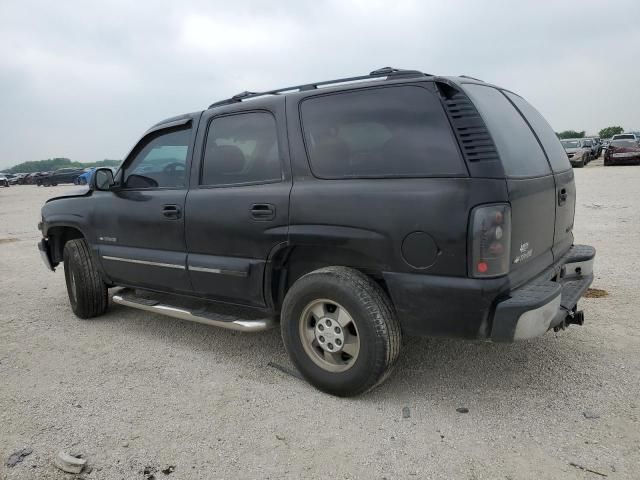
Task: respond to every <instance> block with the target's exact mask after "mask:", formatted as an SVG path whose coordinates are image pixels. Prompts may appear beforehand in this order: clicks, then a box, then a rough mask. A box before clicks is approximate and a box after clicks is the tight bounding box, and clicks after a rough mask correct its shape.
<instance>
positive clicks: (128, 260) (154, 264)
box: [102, 255, 185, 270]
mask: <svg viewBox="0 0 640 480" xmlns="http://www.w3.org/2000/svg"><path fill="white" fill-rule="evenodd" d="M102 258H104V259H105V260H113V261H116V262H126V263H137V264H138V265H150V266H152V267H166V268H179V269H180V270H184V269H185V267H184V265H176V264H175V263H160V262H149V261H147V260H134V259H133V258H122V257H112V256H109V255H103V256H102Z"/></svg>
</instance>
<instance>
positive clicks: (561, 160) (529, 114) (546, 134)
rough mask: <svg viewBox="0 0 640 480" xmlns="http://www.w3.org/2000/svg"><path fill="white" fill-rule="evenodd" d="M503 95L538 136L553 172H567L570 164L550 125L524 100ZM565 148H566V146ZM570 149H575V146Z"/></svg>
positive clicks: (516, 96) (514, 96) (506, 93)
mask: <svg viewBox="0 0 640 480" xmlns="http://www.w3.org/2000/svg"><path fill="white" fill-rule="evenodd" d="M504 94H505V95H506V96H507V97H509V100H511V101H512V102H513V103H514V104H515V106H516V107H517V108H518V110H520V113H522V115H524V117H525V118H526V119H527V121H528V122H529V125H531V128H533V131H534V132H535V133H536V135H537V136H538V140H540V143H541V144H542V148H544V151H545V152H546V153H547V157H548V158H549V162H550V163H551V168H553V171H555V172H563V171H565V170H569V169H570V168H571V163H569V159H568V157H567V154H566V153H565V151H564V148H562V145H561V144H560V141H559V140H558V137H557V136H556V133H555V132H554V131H553V128H551V125H549V123H548V122H547V121H546V120H545V119H544V117H543V116H542V115H541V114H540V112H538V111H537V110H536V109H535V108H533V107H532V106H531V104H529V102H527V101H526V100H525V99H524V98H522V97H519V96H518V95H515V94H513V93H511V92H504ZM562 143H564V142H562ZM576 143H577V142H576ZM565 147H567V145H566V144H565ZM572 147H573V148H576V147H577V145H575V146H572Z"/></svg>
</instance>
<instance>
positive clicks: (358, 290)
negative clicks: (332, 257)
mask: <svg viewBox="0 0 640 480" xmlns="http://www.w3.org/2000/svg"><path fill="white" fill-rule="evenodd" d="M281 329H282V338H283V341H284V345H285V348H286V350H287V353H288V354H289V357H290V358H291V361H292V362H293V363H294V365H295V366H296V367H297V368H298V370H299V371H300V373H301V374H302V375H303V376H304V378H305V379H307V381H308V382H309V383H311V384H312V385H313V386H315V387H316V388H318V389H319V390H322V391H324V392H327V393H330V394H332V395H337V396H341V397H348V396H353V395H359V394H361V393H364V392H366V391H368V390H371V389H372V388H374V387H376V386H377V385H379V384H380V383H382V382H383V381H384V380H385V379H386V378H387V376H388V375H389V373H390V372H391V369H392V367H393V365H394V364H395V362H396V360H397V358H398V355H399V353H400V345H401V340H402V334H401V330H400V324H399V322H398V320H397V318H396V316H395V312H394V311H393V308H392V306H391V302H390V300H389V298H388V297H387V295H386V293H385V292H384V291H383V290H382V288H381V287H380V286H379V285H378V284H377V283H375V282H374V281H373V280H372V279H371V278H369V277H367V276H366V275H364V274H363V273H361V272H359V271H357V270H353V269H350V268H345V267H326V268H321V269H319V270H315V271H313V272H311V273H308V274H306V275H304V276H303V277H301V278H300V279H298V280H297V281H296V282H295V283H294V284H293V286H292V287H291V289H290V290H289V291H288V292H287V295H286V297H285V299H284V303H283V305H282V315H281Z"/></svg>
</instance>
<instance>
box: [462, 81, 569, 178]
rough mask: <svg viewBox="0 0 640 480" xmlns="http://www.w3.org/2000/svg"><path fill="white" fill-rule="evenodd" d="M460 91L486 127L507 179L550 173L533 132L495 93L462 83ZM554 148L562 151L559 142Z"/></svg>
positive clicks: (481, 87) (491, 89)
mask: <svg viewBox="0 0 640 480" xmlns="http://www.w3.org/2000/svg"><path fill="white" fill-rule="evenodd" d="M464 89H465V91H466V92H467V94H468V95H469V98H471V100H472V101H473V103H474V104H475V106H476V108H477V109H478V111H479V112H480V115H481V116H482V118H483V120H484V121H485V123H486V124H487V127H489V132H490V133H491V137H492V138H493V141H494V142H495V144H496V148H497V149H498V153H499V154H500V159H501V160H502V165H503V167H504V170H505V174H506V175H507V176H508V177H537V176H542V175H547V174H549V173H551V171H550V169H549V164H548V163H547V159H546V157H545V156H544V152H543V151H542V149H541V148H540V144H539V143H538V141H537V140H536V137H535V136H534V135H533V132H532V131H531V129H530V128H529V126H528V125H527V123H526V122H525V121H524V119H523V118H522V116H521V115H520V113H518V111H517V110H516V109H515V108H514V107H513V105H512V104H511V102H509V100H507V98H506V97H505V96H504V95H503V94H502V93H501V92H500V91H499V90H497V89H496V88H493V87H488V86H484V85H475V84H465V85H464ZM558 146H559V147H560V148H562V147H561V146H560V144H559V143H558ZM563 155H565V154H564V153H563ZM565 156H566V155H565Z"/></svg>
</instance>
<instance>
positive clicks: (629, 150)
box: [604, 138, 640, 167]
mask: <svg viewBox="0 0 640 480" xmlns="http://www.w3.org/2000/svg"><path fill="white" fill-rule="evenodd" d="M635 164H640V142H638V140H635V139H626V138H625V139H616V140H612V141H611V143H610V144H609V147H608V148H607V150H606V152H605V154H604V165H605V167H608V166H610V165H635Z"/></svg>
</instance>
